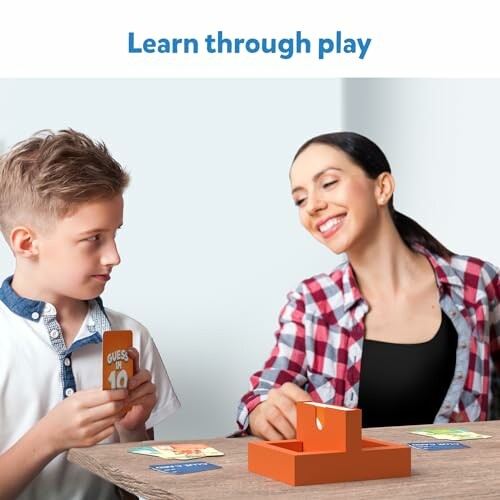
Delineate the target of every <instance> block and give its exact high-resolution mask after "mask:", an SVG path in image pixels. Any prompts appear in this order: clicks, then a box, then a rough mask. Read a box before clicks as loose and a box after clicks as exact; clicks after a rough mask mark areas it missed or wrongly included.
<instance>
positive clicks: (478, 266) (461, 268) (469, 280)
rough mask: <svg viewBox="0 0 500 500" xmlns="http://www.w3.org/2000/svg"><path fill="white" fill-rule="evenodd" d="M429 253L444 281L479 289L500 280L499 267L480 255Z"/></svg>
mask: <svg viewBox="0 0 500 500" xmlns="http://www.w3.org/2000/svg"><path fill="white" fill-rule="evenodd" d="M427 253H428V255H429V256H430V259H429V260H430V262H431V264H432V266H433V267H434V271H435V273H436V276H437V278H438V279H439V280H440V281H442V282H448V283H450V284H457V285H462V286H463V287H464V288H467V287H473V288H477V289H479V288H487V287H489V285H490V284H491V283H494V284H496V283H498V281H499V280H500V269H499V267H498V266H497V265H495V264H493V263H491V262H488V261H486V260H483V259H480V258H478V257H473V256H471V255H461V254H452V255H451V256H449V257H443V256H439V255H436V254H433V253H431V252H428V251H427Z"/></svg>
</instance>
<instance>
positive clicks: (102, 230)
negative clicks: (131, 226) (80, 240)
mask: <svg viewBox="0 0 500 500" xmlns="http://www.w3.org/2000/svg"><path fill="white" fill-rule="evenodd" d="M122 226H123V222H122V223H121V224H120V225H119V226H118V227H117V229H121V227H122ZM109 230H110V229H109V228H107V229H105V228H99V227H96V228H94V229H87V230H86V231H82V232H81V233H78V236H86V235H88V234H95V233H105V232H106V231H109Z"/></svg>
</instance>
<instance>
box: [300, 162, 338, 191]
mask: <svg viewBox="0 0 500 500" xmlns="http://www.w3.org/2000/svg"><path fill="white" fill-rule="evenodd" d="M328 170H338V171H339V172H342V169H341V168H340V167H326V168H324V169H323V170H320V171H319V172H317V173H316V174H314V175H313V181H315V182H316V181H317V180H318V179H319V178H320V177H321V176H322V175H323V174H325V173H326V172H328ZM299 189H304V188H303V187H301V186H297V187H295V188H293V189H292V194H293V193H295V191H299Z"/></svg>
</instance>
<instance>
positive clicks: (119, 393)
mask: <svg viewBox="0 0 500 500" xmlns="http://www.w3.org/2000/svg"><path fill="white" fill-rule="evenodd" d="M126 397H127V391H126V390H125V389H117V390H114V391H103V390H102V389H90V390H84V391H78V392H75V393H74V394H73V395H71V396H69V397H67V398H66V399H64V400H63V401H61V402H60V403H59V404H57V405H56V406H55V407H54V408H53V409H52V410H51V411H49V413H47V415H46V416H45V417H43V419H42V420H41V421H40V424H41V425H42V426H43V428H44V429H45V432H46V434H45V435H46V436H47V439H48V443H50V445H51V446H52V448H53V450H54V452H55V453H61V452H62V451H65V450H68V449H69V448H81V447H86V446H92V445H94V444H97V443H99V442H100V441H102V440H103V439H106V438H107V437H109V436H111V434H113V432H114V430H115V428H114V424H115V422H116V421H117V420H118V418H119V413H120V411H121V410H122V408H123V406H124V401H125V399H126Z"/></svg>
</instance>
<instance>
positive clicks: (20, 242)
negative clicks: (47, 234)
mask: <svg viewBox="0 0 500 500" xmlns="http://www.w3.org/2000/svg"><path fill="white" fill-rule="evenodd" d="M10 246H11V248H12V251H13V252H14V255H15V256H16V257H27V258H32V257H36V256H37V255H38V251H39V249H38V240H37V237H36V233H35V232H34V231H33V230H32V229H30V228H29V227H26V226H17V227H15V228H14V229H12V231H11V232H10Z"/></svg>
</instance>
